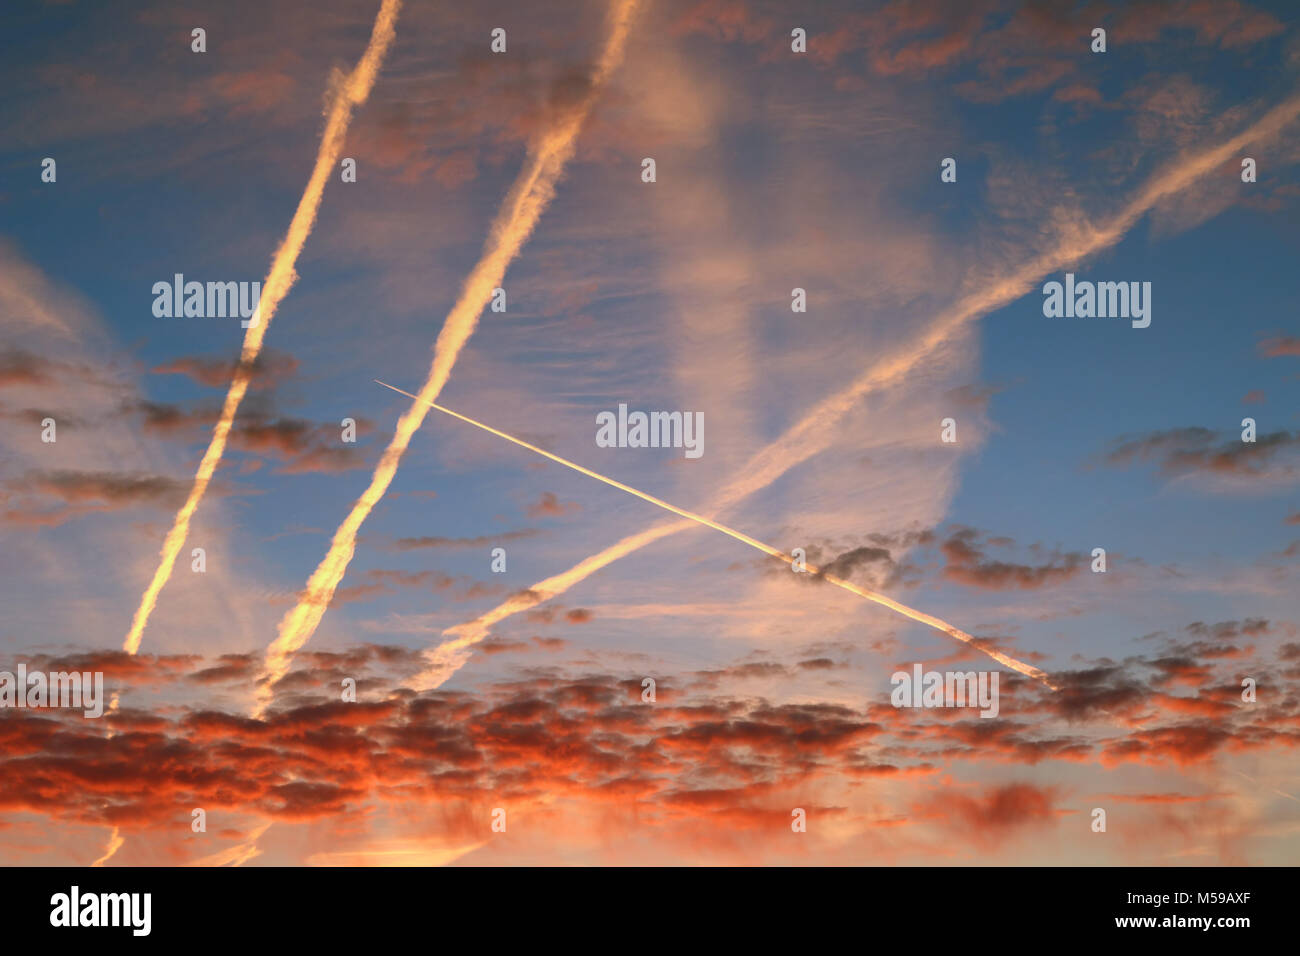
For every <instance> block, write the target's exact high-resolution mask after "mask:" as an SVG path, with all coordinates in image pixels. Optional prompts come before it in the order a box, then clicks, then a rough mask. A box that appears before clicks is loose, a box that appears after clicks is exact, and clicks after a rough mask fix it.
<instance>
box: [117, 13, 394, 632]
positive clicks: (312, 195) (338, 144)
mask: <svg viewBox="0 0 1300 956" xmlns="http://www.w3.org/2000/svg"><path fill="white" fill-rule="evenodd" d="M401 7H402V0H384V2H383V5H382V6H381V7H380V8H379V14H378V16H377V17H376V18H375V25H374V29H373V30H371V33H370V42H369V43H368V44H367V45H366V50H365V53H364V54H363V55H362V57H361V60H360V62H358V63H357V65H356V68H355V69H353V71H352V72H351V73H349V74H348V75H347V76H345V77H338V76H337V74H336V76H335V77H334V82H333V85H334V86H335V89H334V92H333V96H332V98H331V102H330V107H329V113H328V118H327V119H326V121H325V132H324V134H323V135H322V136H321V144H320V149H319V151H318V152H317V153H316V165H315V166H314V167H313V168H312V172H311V178H310V179H309V180H307V188H306V190H305V191H304V192H303V194H302V198H301V199H300V200H298V208H297V210H296V211H295V212H294V214H293V219H292V221H290V223H289V231H288V232H287V233H286V234H285V237H284V241H283V242H281V243H280V247H279V248H278V249H276V251H275V255H274V256H273V257H272V259H271V268H270V271H269V272H268V273H267V276H266V281H265V282H263V283H262V295H261V299H260V301H259V304H258V309H257V312H255V313H254V322H253V324H251V325H249V327H248V331H247V332H246V333H245V334H244V346H243V349H242V350H241V351H240V355H239V364H238V365H237V366H236V368H235V375H234V378H233V379H232V380H231V382H230V390H229V391H228V392H227V393H226V401H225V404H224V405H222V407H221V417H220V418H219V419H218V420H217V425H216V428H214V429H213V431H212V440H211V441H210V442H209V443H208V450H207V451H206V452H204V454H203V459H202V461H200V462H199V469H198V471H197V472H196V473H195V475H194V485H193V487H192V488H191V489H190V494H189V497H188V498H186V499H185V504H183V505H182V506H181V510H180V511H178V512H177V513H176V519H175V521H174V522H173V523H172V528H171V531H169V532H168V533H167V537H166V538H165V539H163V546H162V550H161V551H160V552H159V559H160V560H159V562H158V570H156V571H155V572H154V575H153V580H152V581H150V582H149V587H148V588H146V589H145V592H144V596H143V597H142V598H141V599H140V606H139V607H138V608H137V609H136V612H135V617H134V619H133V620H132V621H131V629H130V630H129V631H127V634H126V640H125V641H124V642H123V644H122V649H123V650H125V651H126V652H127V653H128V654H134V653H136V652H137V651H138V650H139V649H140V641H141V639H142V638H143V637H144V628H145V625H146V624H148V623H149V615H150V614H151V613H153V609H154V605H155V604H156V603H157V601H158V595H159V594H160V593H161V592H162V589H163V587H164V586H166V584H167V580H168V579H169V578H170V577H171V575H172V569H173V568H174V567H175V565H176V556H177V555H178V554H180V551H181V548H182V547H183V546H184V545H185V538H186V536H187V535H188V534H189V530H190V519H191V518H192V517H193V516H194V512H195V511H196V510H198V507H199V502H200V501H202V500H203V495H204V493H205V492H206V491H207V490H208V484H209V482H211V480H212V476H213V474H214V473H215V472H216V470H217V465H218V464H219V463H220V462H221V456H222V455H223V454H224V453H225V450H226V441H227V439H228V438H229V436H230V429H231V427H232V426H233V424H234V421H235V413H236V412H237V411H238V410H239V404H240V402H242V401H243V399H244V394H245V393H246V392H247V391H248V385H249V382H250V380H251V379H252V374H253V362H254V361H255V360H256V359H257V356H258V353H260V352H261V350H262V340H263V339H264V338H265V337H266V329H267V327H268V326H269V325H270V324H271V319H272V318H273V317H274V316H275V310H276V309H277V308H278V307H279V305H280V302H281V301H283V299H284V297H285V296H286V295H288V294H289V289H290V288H291V287H292V286H293V283H294V280H296V279H297V278H298V274H297V272H296V271H295V268H294V267H295V265H296V264H297V262H298V255H299V253H301V252H302V247H303V244H304V243H305V242H306V241H307V237H308V236H309V235H311V230H312V226H313V225H315V223H316V213H317V211H318V210H319V209H320V203H321V196H322V194H323V193H324V192H325V183H326V181H327V180H328V179H329V177H330V175H331V174H332V173H333V171H334V168H335V166H336V165H337V163H338V158H339V154H340V153H341V152H342V151H343V144H344V141H345V140H346V139H347V133H348V124H349V123H350V122H351V120H352V109H353V107H355V106H358V105H360V104H361V103H364V102H365V101H366V98H367V97H368V96H369V95H370V90H371V88H372V87H373V86H374V84H375V78H376V77H377V76H378V75H379V68H380V66H381V65H382V64H383V62H384V56H385V55H386V54H387V53H388V48H389V46H390V45H391V44H392V42H393V37H394V36H395V35H396V33H397V30H396V25H397V14H398V11H399V10H401Z"/></svg>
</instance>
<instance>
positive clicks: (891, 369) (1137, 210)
mask: <svg viewBox="0 0 1300 956" xmlns="http://www.w3.org/2000/svg"><path fill="white" fill-rule="evenodd" d="M1297 116H1300V96H1293V97H1291V98H1290V99H1288V100H1285V101H1283V102H1282V103H1280V104H1279V105H1278V106H1276V107H1274V108H1273V109H1271V110H1269V111H1268V112H1267V113H1265V114H1264V115H1263V116H1261V117H1260V118H1259V119H1258V120H1257V121H1256V122H1255V123H1253V124H1252V125H1251V126H1249V127H1247V129H1245V130H1244V131H1243V132H1241V133H1239V134H1238V135H1237V136H1234V137H1233V138H1231V139H1229V140H1227V141H1226V142H1224V143H1222V144H1220V145H1219V146H1217V147H1214V148H1212V149H1208V150H1204V151H1202V152H1200V153H1196V154H1194V155H1192V156H1189V157H1183V158H1180V159H1179V160H1177V161H1175V162H1174V163H1172V164H1170V165H1169V166H1167V167H1165V168H1164V170H1162V171H1161V172H1159V173H1157V174H1155V175H1153V176H1152V177H1151V179H1150V180H1148V182H1147V184H1146V186H1144V187H1143V188H1142V189H1141V190H1140V191H1139V192H1138V193H1137V195H1136V196H1135V197H1133V198H1132V199H1130V201H1129V202H1128V204H1127V205H1126V206H1124V207H1123V209H1122V210H1121V211H1120V212H1119V214H1118V215H1116V216H1114V217H1112V218H1111V219H1110V220H1108V221H1107V222H1106V223H1105V224H1104V225H1103V226H1101V227H1100V228H1094V227H1092V226H1091V225H1090V224H1087V223H1084V224H1079V225H1076V226H1075V228H1074V229H1073V231H1071V232H1070V233H1068V234H1067V235H1066V236H1064V237H1063V238H1061V239H1060V240H1059V241H1058V243H1057V247H1056V248H1055V249H1054V250H1052V251H1051V252H1048V253H1044V254H1043V255H1040V256H1038V257H1036V258H1034V259H1032V260H1030V261H1029V262H1027V263H1025V264H1024V265H1022V266H1021V267H1019V268H1018V269H1016V270H1014V271H1013V272H1011V273H1010V274H1009V275H1006V276H1004V277H1002V278H1000V279H998V280H997V281H995V282H992V283H989V284H988V285H986V286H984V287H982V288H981V289H978V290H976V291H975V292H972V293H970V294H968V295H966V296H964V297H962V298H961V299H959V300H958V301H957V303H956V304H955V305H954V306H953V308H952V309H951V311H949V312H947V313H945V314H944V315H943V316H942V317H941V318H940V319H939V320H938V321H936V322H935V323H934V324H933V325H932V326H931V327H930V329H929V331H928V332H927V333H926V334H925V335H924V336H922V337H921V338H920V339H918V340H916V341H915V342H913V343H912V344H911V345H910V346H909V347H907V348H905V349H901V350H898V351H896V352H895V353H893V354H892V355H890V356H888V357H886V358H884V359H882V360H881V361H879V362H876V363H875V364H874V365H872V366H870V367H869V368H868V369H867V370H866V371H865V372H864V373H863V374H862V375H860V376H859V377H858V378H857V379H855V380H854V381H853V382H851V383H850V384H849V385H848V386H847V387H845V388H844V389H841V390H840V391H839V392H836V393H834V394H832V395H829V396H827V397H826V398H824V399H823V400H822V401H821V402H820V403H818V404H817V405H816V406H815V407H814V408H813V409H812V410H811V411H810V412H809V413H808V414H807V415H805V416H804V417H803V418H802V419H801V420H800V421H799V422H797V423H796V424H794V425H793V426H791V427H790V428H789V429H787V430H786V432H785V433H784V434H783V435H782V436H781V437H780V438H778V439H777V440H776V441H774V442H773V443H771V444H770V445H768V446H766V447H765V448H763V449H762V450H760V451H759V452H758V453H757V454H756V455H755V456H754V457H753V458H752V459H750V461H749V463H748V464H747V465H746V466H745V467H744V468H742V469H741V470H740V471H739V473H738V476H737V477H736V478H735V479H733V480H732V481H731V482H730V483H729V484H728V485H727V486H725V487H724V488H723V489H722V490H721V491H720V492H719V493H718V495H717V496H715V498H714V499H713V501H712V502H711V503H710V506H709V508H708V509H707V510H708V512H709V513H710V514H719V513H721V512H722V511H725V510H726V509H727V508H730V507H732V506H734V505H736V504H737V503H739V502H740V501H742V500H743V499H745V498H746V497H748V496H749V495H751V494H753V493H754V492H756V491H759V490H761V489H762V488H766V487H767V486H768V485H770V484H771V483H772V482H774V481H776V480H777V479H778V478H780V477H781V476H782V475H784V474H785V473H786V472H787V471H789V470H790V469H791V468H793V467H794V466H795V465H797V464H800V463H802V462H804V461H807V460H808V459H809V458H811V457H812V456H813V455H816V454H818V453H819V452H821V451H823V450H824V449H825V448H827V447H829V446H830V445H831V444H833V443H834V441H835V439H836V432H835V427H836V426H837V425H838V423H839V422H840V420H841V419H842V418H843V416H844V415H846V414H847V413H848V412H849V411H850V410H851V409H852V408H853V407H854V406H855V405H856V403H857V402H858V401H859V400H861V399H862V398H863V397H864V396H866V395H868V394H870V393H871V392H873V391H875V390H877V389H881V388H885V387H888V386H889V385H892V384H893V383H894V382H896V381H899V380H901V379H902V378H903V377H904V376H905V375H906V374H907V373H908V372H910V371H911V370H912V369H913V368H915V367H916V365H917V364H919V363H920V362H921V361H923V360H924V359H925V358H927V357H928V356H929V355H930V354H931V353H932V352H934V351H935V350H936V349H938V348H939V347H940V346H941V345H942V344H943V343H944V342H945V341H947V340H948V338H949V337H950V336H951V335H952V334H953V333H954V332H956V331H958V330H959V329H960V328H962V327H963V326H964V325H966V324H967V323H968V322H971V321H973V320H975V319H978V318H980V317H981V316H984V315H987V314H988V313H989V312H991V311H993V310H995V309H998V308H1001V307H1002V306H1005V305H1008V304H1010V303H1012V302H1014V301H1016V300H1017V299H1019V298H1021V297H1022V296H1024V295H1025V294H1026V293H1028V292H1029V291H1030V290H1031V289H1032V288H1033V287H1034V285H1035V284H1036V283H1037V282H1038V280H1039V279H1041V278H1042V277H1043V276H1045V275H1047V274H1049V273H1052V272H1056V271H1059V270H1060V269H1063V268H1065V267H1067V266H1069V265H1070V264H1071V263H1073V262H1076V261H1078V260H1080V259H1083V258H1086V257H1087V256H1090V255H1094V254H1096V253H1098V252H1100V251H1102V250H1103V249H1105V248H1107V247H1109V246H1111V245H1113V244H1114V243H1115V242H1117V241H1119V239H1121V238H1122V237H1123V236H1124V234H1125V233H1126V232H1127V231H1128V230H1129V229H1131V228H1132V227H1133V225H1134V224H1136V223H1137V222H1138V220H1140V219H1141V218H1142V216H1144V215H1145V214H1146V213H1147V212H1149V211H1150V210H1151V209H1152V208H1153V207H1154V206H1155V205H1156V204H1157V203H1158V202H1160V201H1161V200H1162V199H1166V198H1168V197H1169V196H1172V195H1174V194H1176V193H1178V192H1180V191H1181V190H1183V189H1186V188H1187V187H1188V186H1189V185H1191V184H1192V183H1194V182H1195V181H1196V180H1198V179H1200V178H1201V177H1203V176H1205V175H1206V174H1208V173H1209V172H1211V171H1213V170H1214V169H1216V168H1218V167H1219V166H1221V165H1223V164H1224V163H1226V162H1227V161H1228V160H1230V159H1232V158H1233V156H1234V154H1235V153H1236V152H1237V151H1238V150H1240V149H1241V148H1242V147H1244V146H1246V145H1248V144H1251V143H1255V142H1258V141H1261V140H1265V139H1268V138H1270V137H1272V136H1275V135H1277V133H1279V132H1280V131H1281V130H1282V129H1283V128H1284V127H1286V126H1287V125H1288V124H1289V123H1291V122H1293V121H1294V120H1295V119H1296V117H1297ZM692 527H695V525H694V523H693V522H673V523H667V524H660V525H656V526H653V527H650V528H647V529H646V530H644V531H639V532H637V533H636V534H632V535H628V536H627V537H625V538H623V539H622V540H620V541H619V542H617V543H616V544H613V545H611V546H610V547H608V548H606V549H605V550H603V551H601V552H599V553H597V554H594V555H592V556H591V557H589V558H586V559H584V560H583V561H582V562H580V563H579V564H576V565H574V566H573V567H572V568H570V569H569V570H568V571H565V572H563V573H561V574H557V575H554V576H553V577H550V578H547V579H546V580H545V581H541V582H539V583H538V584H535V585H534V586H533V587H532V588H529V589H528V590H527V591H524V592H522V593H521V594H517V595H514V596H512V597H511V598H509V599H508V600H506V601H505V602H503V603H502V604H500V605H499V606H497V607H496V608H494V609H493V610H491V611H489V612H487V613H486V614H483V615H481V616H479V617H477V618H475V619H474V620H473V621H469V622H467V623H465V624H462V625H459V626H457V627H454V628H450V629H448V631H447V633H449V634H455V635H457V637H456V639H455V640H454V641H449V642H447V644H444V645H443V647H448V646H449V645H455V646H456V647H457V648H460V649H461V650H460V655H459V661H460V663H461V664H463V663H464V661H465V660H467V659H468V654H466V653H465V652H464V651H463V648H464V647H465V646H467V645H468V644H474V643H477V642H478V641H479V640H482V639H483V638H484V637H486V636H487V633H488V629H489V628H491V627H492V626H493V625H494V624H496V623H498V622H499V621H501V620H503V619H505V618H507V617H510V616H511V615H513V614H516V613H518V612H520V611H524V610H527V609H529V608H531V607H536V606H537V605H538V604H541V603H543V602H545V601H549V600H551V599H552V598H554V597H557V596H558V595H560V594H563V593H564V592H565V591H567V590H568V589H569V588H571V587H573V586H574V585H575V584H578V583H579V582H581V581H583V580H585V579H586V578H588V577H590V576H591V575H592V574H595V573H596V572H597V571H599V570H601V569H602V568H604V567H607V566H608V565H610V564H612V563H613V562H615V561H617V560H619V559H620V558H623V557H625V556H627V555H629V554H631V553H632V552H634V551H637V550H639V549H640V548H643V547H645V546H646V545H648V544H651V543H653V542H655V541H658V540H660V539H662V538H666V537H668V536H670V535H673V534H677V533H678V532H680V531H684V530H686V529H688V528H692ZM471 637H472V638H473V639H470V638H471ZM457 666H459V664H458V665H457ZM452 670H453V671H454V670H455V668H454V667H453V668H452Z"/></svg>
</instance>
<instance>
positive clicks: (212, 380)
mask: <svg viewBox="0 0 1300 956" xmlns="http://www.w3.org/2000/svg"><path fill="white" fill-rule="evenodd" d="M238 366H239V359H235V358H224V359H220V358H208V357H204V356H183V357H181V358H175V359H172V360H170V361H168V362H163V363H162V364H160V365H156V366H154V368H153V372H154V374H155V375H185V376H187V377H189V378H190V379H192V380H193V381H195V382H197V383H198V384H200V385H207V386H211V387H213V388H225V387H227V386H229V385H230V382H231V380H232V379H234V377H235V372H236V370H237V369H238ZM248 371H249V373H250V382H249V387H250V388H272V387H274V386H276V385H279V384H280V383H281V382H283V381H284V380H285V379H287V378H289V377H291V376H292V375H293V374H294V373H295V372H297V371H298V360H297V359H296V358H294V357H293V356H292V355H289V354H287V353H284V352H278V351H276V350H275V349H270V348H268V349H263V350H262V351H261V352H260V353H259V354H258V356H257V358H255V359H254V360H253V362H252V365H251V366H250V367H249V370H248Z"/></svg>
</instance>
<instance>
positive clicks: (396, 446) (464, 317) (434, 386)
mask: <svg viewBox="0 0 1300 956" xmlns="http://www.w3.org/2000/svg"><path fill="white" fill-rule="evenodd" d="M635 9H636V0H617V2H616V3H615V5H614V7H613V8H612V10H611V12H610V26H609V36H608V39H607V40H606V43H605V49H604V51H603V53H602V54H601V57H600V59H599V60H598V61H597V63H596V66H595V69H594V70H593V71H592V74H591V82H590V84H589V86H588V88H587V90H586V92H585V94H584V95H583V97H582V99H581V100H580V101H579V102H578V103H577V104H576V106H574V107H573V108H571V109H569V110H568V111H567V112H565V113H563V114H561V116H560V117H559V118H558V120H557V121H556V122H554V123H553V124H552V125H551V126H550V127H549V128H548V129H546V130H545V131H544V132H543V133H542V134H541V135H540V136H538V137H537V138H536V139H535V140H534V141H533V142H532V143H531V144H530V146H529V150H528V156H527V159H526V160H525V163H524V168H523V169H522V170H521V171H520V174H519V177H518V178H517V179H516V180H515V183H514V185H513V186H512V187H511V189H510V192H509V193H508V194H507V196H506V199H505V203H504V204H503V205H502V207H501V210H500V211H499V212H498V213H497V217H496V220H495V221H494V222H493V224H492V229H491V232H490V233H489V235H488V239H487V242H486V243H485V245H484V248H483V254H482V256H481V257H480V258H479V261H478V262H477V264H475V266H474V268H473V270H472V271H471V272H470V274H469V277H468V278H467V279H466V280H465V285H464V286H463V287H462V288H461V291H460V296H459V297H458V298H457V300H456V302H455V304H454V305H453V306H452V308H451V312H450V313H448V315H447V320H446V322H445V323H444V324H443V327H442V331H441V332H440V333H439V335H438V340H437V342H436V343H435V344H434V351H433V364H432V366H431V367H430V369H429V375H428V377H427V378H426V379H425V381H424V385H423V386H422V387H421V388H420V394H419V399H420V401H416V402H414V403H412V405H411V407H410V408H409V409H407V410H406V412H405V413H404V414H403V415H402V417H401V418H400V419H398V422H397V427H396V429H395V430H394V433H393V438H392V440H391V441H390V442H389V443H388V447H387V448H386V449H385V450H384V454H383V457H381V458H380V459H379V464H378V465H377V466H376V468H375V472H374V475H373V476H372V477H371V479H370V485H369V486H368V487H367V488H366V490H365V491H363V492H362V493H361V497H359V498H358V499H357V500H356V502H355V503H354V504H353V505H352V510H351V511H350V512H349V513H348V515H347V517H346V518H344V519H343V523H342V524H341V525H339V527H338V530H337V531H335V532H334V537H333V539H332V540H331V541H330V547H329V550H328V551H327V552H326V554H325V557H324V558H322V559H321V562H320V564H319V565H318V566H317V568H316V570H315V571H314V572H313V573H312V576H311V578H309V579H308V581H307V586H306V587H305V588H304V589H303V592H302V596H301V597H300V598H299V599H298V603H297V604H296V605H295V606H294V607H293V608H292V609H291V610H290V611H289V612H288V613H286V614H285V616H284V618H283V619H282V620H281V621H280V627H279V633H278V634H277V636H276V638H275V640H274V641H273V642H272V643H271V645H270V646H269V647H268V648H267V649H266V661H265V674H264V676H263V679H262V682H261V684H260V685H259V688H258V703H257V707H256V710H255V714H256V715H257V716H261V715H262V714H263V713H265V711H266V708H267V707H268V706H269V705H270V703H271V700H272V697H273V694H274V687H275V684H276V683H277V682H278V681H279V680H280V679H281V678H282V677H284V675H285V674H287V673H288V671H289V666H290V663H291V662H292V660H293V655H294V654H296V653H297V652H298V650H299V649H301V648H302V647H303V646H304V645H305V644H306V643H307V642H308V641H309V640H311V636H312V634H314V633H315V631H316V627H317V625H319V624H320V621H321V618H322V617H323V616H324V614H325V610H326V608H328V607H329V603H330V601H331V600H332V599H333V597H334V592H335V590H336V589H337V588H338V585H339V582H340V581H342V580H343V575H344V574H345V573H346V572H347V568H348V564H349V562H351V560H352V554H353V552H354V551H355V550H356V543H357V532H358V531H360V530H361V525H362V524H363V523H364V522H365V520H366V517H367V516H368V515H369V514H370V512H371V510H372V509H373V508H374V507H375V505H377V504H378V503H379V501H380V500H381V499H382V498H383V497H384V493H385V492H386V491H387V490H388V486H389V485H390V484H391V483H392V480H393V476H394V475H396V474H397V467H398V465H400V464H401V461H402V455H403V454H405V452H406V448H407V446H408V445H409V444H410V442H411V437H412V436H413V435H414V434H415V433H416V431H418V430H419V428H420V425H421V423H422V422H423V421H424V417H425V415H427V414H428V411H429V409H428V406H427V405H426V404H424V403H425V402H431V401H433V400H434V399H436V398H437V397H438V395H439V393H440V392H441V391H442V387H443V385H445V384H446V382H447V378H448V377H449V376H450V375H451V370H452V367H453V366H454V365H455V364H456V358H457V356H459V355H460V351H461V349H462V348H464V346H465V343H466V342H468V341H469V337H470V336H471V335H472V334H473V333H474V329H475V328H476V327H477V325H478V318H479V314H480V313H481V312H482V311H483V307H484V306H485V305H487V302H488V300H489V299H490V298H491V296H492V290H493V289H495V288H496V287H498V286H499V285H500V284H501V281H502V279H504V278H505V274H506V269H507V268H508V267H509V265H510V263H511V262H512V261H513V260H514V258H515V256H516V255H518V254H519V250H520V248H521V247H522V246H523V244H524V243H525V242H526V241H527V240H528V237H529V236H530V235H531V234H532V232H533V229H534V228H535V227H536V225H537V221H538V220H539V219H540V218H541V215H542V213H543V212H545V211H546V207H547V206H548V205H549V204H550V202H551V199H552V197H554V195H555V184H556V182H557V181H558V180H559V178H560V174H561V173H562V172H563V171H564V166H565V164H566V163H567V162H568V160H569V158H570V157H571V156H572V155H573V152H574V149H575V148H576V145H577V140H578V133H579V132H580V131H581V129H582V125H583V122H584V121H585V120H586V117H587V113H588V112H589V111H590V109H591V106H592V104H593V103H595V101H596V99H597V98H598V96H599V95H600V92H601V89H602V87H603V86H604V85H605V81H606V80H607V79H608V78H609V75H610V74H611V73H612V72H613V71H614V69H615V67H617V66H618V63H619V61H620V60H621V59H622V58H623V48H624V45H625V44H626V41H627V35H628V30H629V28H630V26H631V22H632V14H633V12H634V11H635Z"/></svg>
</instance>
